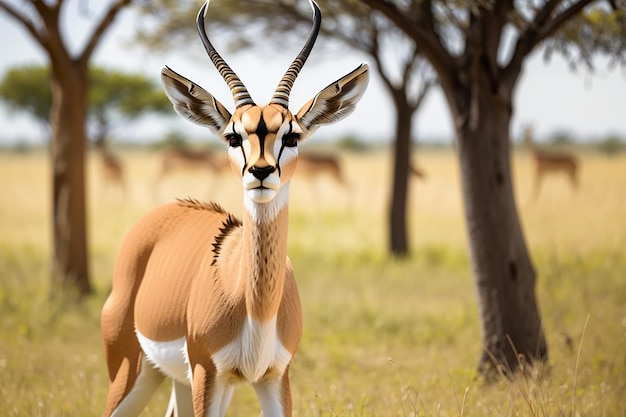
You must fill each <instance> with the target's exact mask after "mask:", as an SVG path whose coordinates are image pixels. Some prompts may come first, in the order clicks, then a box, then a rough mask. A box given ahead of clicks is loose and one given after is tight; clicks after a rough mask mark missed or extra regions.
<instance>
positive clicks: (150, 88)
mask: <svg viewBox="0 0 626 417" xmlns="http://www.w3.org/2000/svg"><path fill="white" fill-rule="evenodd" d="M89 75H90V77H91V85H90V87H89V122H90V123H89V127H90V130H93V132H94V133H93V139H94V140H95V141H96V142H103V141H105V140H106V138H107V137H108V136H109V133H110V131H111V129H112V127H113V125H115V126H119V125H120V121H122V122H130V121H132V120H135V119H137V118H139V117H141V116H143V115H145V114H148V113H163V114H168V115H171V114H173V113H172V111H171V110H172V104H171V103H170V101H169V100H168V99H167V97H166V96H165V94H163V90H162V89H161V86H160V85H159V84H157V83H155V82H153V81H152V80H151V79H149V78H147V77H146V76H144V75H143V74H130V73H126V72H122V71H117V70H108V69H104V68H97V67H96V68H93V69H91V70H90V71H89ZM122 124H124V123H122Z"/></svg>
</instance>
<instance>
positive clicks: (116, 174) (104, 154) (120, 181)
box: [95, 139, 126, 192]
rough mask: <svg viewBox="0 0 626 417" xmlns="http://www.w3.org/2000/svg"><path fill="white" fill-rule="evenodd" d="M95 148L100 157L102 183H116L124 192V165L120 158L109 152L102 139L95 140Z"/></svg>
mask: <svg viewBox="0 0 626 417" xmlns="http://www.w3.org/2000/svg"><path fill="white" fill-rule="evenodd" d="M95 148H96V153H97V154H98V156H99V159H100V168H101V173H102V182H103V184H104V185H105V186H107V185H108V184H111V185H117V186H119V187H120V189H121V190H122V191H124V192H125V190H126V183H125V181H124V166H123V165H122V161H121V160H120V158H119V157H118V156H116V155H115V154H114V153H112V152H111V150H110V149H109V148H108V146H107V144H106V142H105V141H104V139H99V140H97V141H96V144H95Z"/></svg>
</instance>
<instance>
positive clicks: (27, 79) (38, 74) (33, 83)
mask: <svg viewBox="0 0 626 417" xmlns="http://www.w3.org/2000/svg"><path fill="white" fill-rule="evenodd" d="M0 100H1V101H3V102H4V103H5V104H6V105H7V107H8V108H9V109H11V110H13V111H19V112H24V113H27V114H29V115H30V116H31V117H32V118H33V119H35V121H36V122H37V123H38V124H40V125H41V126H43V127H45V128H46V130H49V126H50V104H51V103H52V93H51V91H50V71H49V70H48V68H47V67H44V66H25V67H19V68H13V69H9V70H8V71H7V72H6V73H5V74H4V78H3V79H2V81H0Z"/></svg>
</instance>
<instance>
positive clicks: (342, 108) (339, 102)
mask: <svg viewBox="0 0 626 417" xmlns="http://www.w3.org/2000/svg"><path fill="white" fill-rule="evenodd" d="M368 70H369V67H368V66H367V64H361V66H359V67H358V68H357V69H355V70H354V71H352V72H351V73H349V74H348V75H346V76H344V77H343V78H340V79H339V80H337V81H335V82H334V83H332V84H331V85H329V86H328V87H326V88H325V89H323V90H322V91H320V92H319V93H318V94H317V95H316V96H315V98H313V99H311V100H309V101H308V102H307V103H306V104H305V105H304V106H302V108H301V109H300V111H299V112H298V114H297V115H296V118H297V119H298V123H299V124H300V127H301V128H302V129H303V130H304V131H305V133H306V134H311V133H313V132H314V131H315V130H316V129H317V128H318V127H320V126H322V125H325V124H329V123H334V122H337V121H339V120H341V119H343V118H344V117H346V116H347V115H349V114H350V113H352V111H353V110H354V108H355V107H356V103H358V101H359V100H360V99H361V97H363V93H365V89H366V87H367V83H368V81H369V72H368Z"/></svg>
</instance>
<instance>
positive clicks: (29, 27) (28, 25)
mask: <svg viewBox="0 0 626 417" xmlns="http://www.w3.org/2000/svg"><path fill="white" fill-rule="evenodd" d="M0 10H4V11H5V12H6V13H7V14H8V15H9V16H11V17H12V18H13V19H15V20H16V21H17V22H18V23H20V24H21V25H22V26H23V27H24V28H25V29H26V31H28V33H30V35H31V36H32V37H33V39H35V41H36V42H37V43H38V44H39V45H41V46H42V47H43V48H45V38H44V37H43V36H42V35H41V34H40V33H39V31H37V28H36V27H35V25H34V24H33V22H31V21H30V20H28V19H27V18H26V16H24V15H23V14H21V13H20V12H19V11H18V10H17V9H15V8H13V7H12V6H11V5H10V4H8V3H6V2H5V1H3V0H0Z"/></svg>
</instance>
